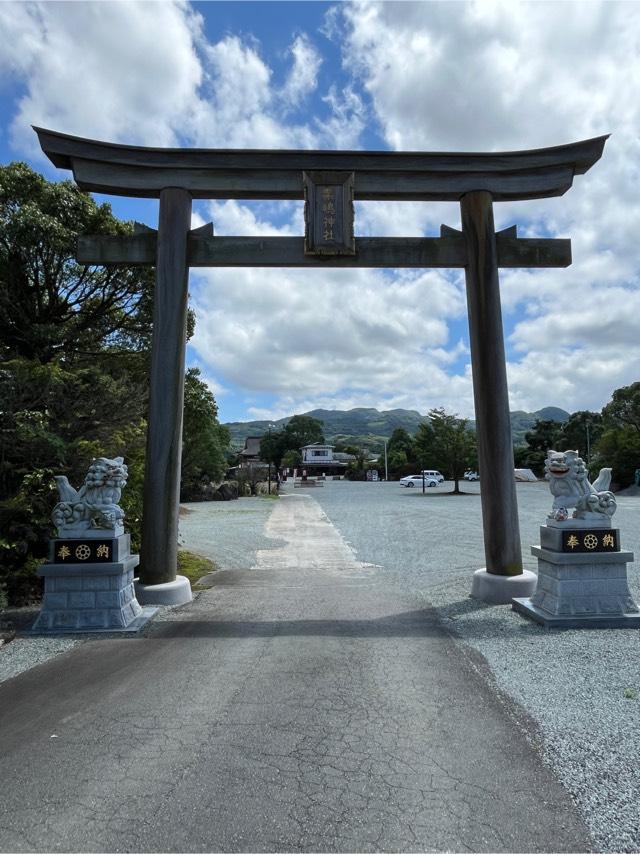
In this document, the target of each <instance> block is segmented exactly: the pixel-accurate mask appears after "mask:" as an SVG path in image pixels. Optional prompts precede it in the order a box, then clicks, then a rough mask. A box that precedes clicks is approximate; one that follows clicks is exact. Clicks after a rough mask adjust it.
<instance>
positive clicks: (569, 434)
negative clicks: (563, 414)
mask: <svg viewBox="0 0 640 854" xmlns="http://www.w3.org/2000/svg"><path fill="white" fill-rule="evenodd" d="M603 429H604V422H603V419H602V415H601V414H600V413H599V412H590V411H589V410H580V411H579V412H573V413H572V414H571V415H570V416H569V419H568V421H565V423H564V424H563V425H562V428H561V431H560V442H559V449H560V450H563V451H568V450H577V451H579V452H580V456H581V457H582V459H583V460H585V461H586V462H587V463H589V462H590V461H591V456H592V453H593V450H594V447H595V445H596V444H597V443H598V441H599V439H600V437H601V436H602V431H603Z"/></svg>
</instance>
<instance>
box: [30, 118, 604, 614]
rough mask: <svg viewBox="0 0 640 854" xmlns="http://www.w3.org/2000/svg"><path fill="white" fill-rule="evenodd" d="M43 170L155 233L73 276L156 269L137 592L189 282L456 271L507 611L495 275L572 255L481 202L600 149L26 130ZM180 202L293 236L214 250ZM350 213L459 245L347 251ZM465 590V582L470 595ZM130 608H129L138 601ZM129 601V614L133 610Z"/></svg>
mask: <svg viewBox="0 0 640 854" xmlns="http://www.w3.org/2000/svg"><path fill="white" fill-rule="evenodd" d="M34 130H35V132H36V133H37V135H38V139H39V141H40V145H41V147H42V150H43V151H44V152H45V154H46V155H47V156H48V157H49V159H50V160H51V161H52V163H54V165H56V166H58V167H60V168H61V169H70V170H72V171H73V176H74V178H75V181H76V183H77V185H78V186H79V187H80V188H81V189H83V190H88V191H93V192H98V193H106V194H112V195H120V196H134V197H144V198H159V200H160V214H159V223H158V229H157V231H156V230H154V229H149V228H146V227H144V226H143V227H141V228H140V229H139V233H136V234H134V235H132V236H128V237H125V236H94V237H92V236H86V237H81V238H80V239H79V242H78V252H77V258H78V261H79V262H80V263H81V264H105V265H106V264H127V265H130V264H145V265H146V264H149V265H155V267H156V290H155V302H154V313H153V343H152V356H151V376H150V400H149V426H148V436H147V456H146V460H147V463H146V476H145V486H144V515H143V535H142V550H141V573H140V578H141V581H142V582H143V584H144V585H145V588H146V590H145V594H144V601H145V602H153V601H157V600H154V598H153V587H154V586H156V585H160V584H163V585H165V584H167V583H169V584H170V583H171V582H175V579H176V566H177V542H178V509H179V506H178V502H179V488H180V458H181V441H182V407H183V396H184V368H185V349H186V319H187V284H188V274H189V267H316V268H317V267H321V268H322V267H343V268H350V267H390V268H396V267H398V268H399V267H414V268H420V267H445V268H447V267H463V268H464V270H465V277H466V288H467V305H468V316H469V338H470V345H471V358H472V373H473V390H474V402H475V411H476V429H477V436H478V458H479V465H480V469H481V471H482V481H481V502H482V517H483V529H484V544H485V558H486V571H485V570H483V572H486V575H487V578H488V580H489V581H491V582H495V583H494V584H490V585H489V587H490V588H491V589H492V591H493V592H489V593H488V594H486V595H485V593H484V592H483V591H484V590H485V588H484V587H482V588H477V589H476V594H477V595H480V596H481V598H489V599H490V600H492V601H509V599H510V598H511V596H516V595H517V596H523V595H524V596H526V595H529V592H530V591H529V592H524V591H523V590H522V588H519V589H518V592H516V591H515V590H514V589H513V585H511V584H502V582H503V581H504V582H507V581H517V580H518V579H519V578H520V577H523V568H522V554H521V546H520V532H519V525H518V509H517V500H516V491H515V480H514V474H513V448H512V440H511V426H510V420H509V399H508V391H507V374H506V362H505V351H504V337H503V328H502V313H501V307H500V290H499V281H498V269H499V267H566V266H568V265H569V264H570V263H571V241H570V240H552V239H546V238H543V239H531V238H520V237H518V236H517V233H516V227H515V226H513V227H512V228H509V229H506V230H505V231H502V232H499V233H497V234H496V232H495V228H494V222H493V202H507V201H519V200H524V199H539V198H546V197H551V196H561V195H563V194H564V193H565V192H566V191H567V190H568V189H569V188H570V187H571V185H572V183H573V177H574V175H576V174H578V175H580V174H584V173H585V172H586V171H587V170H588V169H590V168H591V166H593V164H594V163H595V162H596V161H597V160H598V159H599V158H600V157H601V155H602V151H603V148H604V144H605V141H606V139H607V136H601V137H597V138H594V139H589V140H585V141H583V142H577V143H572V144H570V145H562V146H556V147H552V148H542V149H536V150H531V151H516V152H497V153H490V154H472V153H471V154H470V153H458V152H449V153H435V152H386V151H384V152H381V151H374V152H372V151H282V150H273V151H271V150H229V149H195V148H191V149H185V148H144V147H138V146H126V145H115V144H112V143H105V142H98V141H96V140H90V139H82V138H79V137H75V136H69V135H66V134H61V133H57V132H55V131H51V130H45V129H42V128H34ZM193 199H305V202H306V204H305V236H304V237H302V236H300V237H216V236H214V232H213V225H212V224H211V223H210V224H208V225H205V226H203V227H202V228H198V229H193V230H192V229H191V206H192V200H193ZM354 200H384V201H391V200H394V201H398V200H399V201H459V202H460V207H461V214H462V231H461V232H460V231H457V230H455V229H452V228H448V227H447V226H442V228H441V233H440V236H439V237H421V238H415V237H414V238H409V237H396V238H389V237H387V238H383V237H355V236H354V226H353V222H354V214H353V202H354ZM474 585H475V580H474ZM139 598H140V597H139ZM141 601H142V599H141Z"/></svg>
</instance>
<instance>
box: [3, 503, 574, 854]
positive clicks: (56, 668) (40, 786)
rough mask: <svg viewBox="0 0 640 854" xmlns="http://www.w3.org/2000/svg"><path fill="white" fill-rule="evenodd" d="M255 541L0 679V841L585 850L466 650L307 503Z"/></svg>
mask: <svg viewBox="0 0 640 854" xmlns="http://www.w3.org/2000/svg"><path fill="white" fill-rule="evenodd" d="M266 534H267V536H270V537H276V538H277V539H278V540H280V542H281V546H280V548H277V549H271V550H269V551H262V552H258V557H257V568H256V569H254V570H250V571H227V572H220V573H218V574H217V577H216V584H215V586H214V587H213V588H212V589H211V590H208V591H206V592H205V593H203V594H201V595H200V596H199V598H198V599H197V601H195V602H194V603H193V604H191V605H189V606H186V607H184V608H182V609H180V610H178V611H176V612H174V615H173V616H174V619H172V620H171V621H168V622H164V623H157V624H155V625H153V626H152V627H151V629H150V631H149V632H148V634H147V636H145V637H141V638H129V639H127V638H124V637H122V638H117V639H103V640H100V639H97V640H95V641H94V640H92V641H90V642H88V643H86V644H83V645H82V646H80V647H77V648H76V649H74V650H72V651H71V652H69V653H67V654H65V655H62V656H59V657H58V658H56V659H53V660H51V661H50V662H48V663H46V664H43V665H40V666H39V667H36V668H33V669H32V670H30V671H27V672H25V673H23V674H21V675H20V676H18V677H16V678H14V679H11V680H8V681H7V682H5V683H3V684H2V685H0V778H1V779H2V781H3V785H2V798H1V801H0V804H1V806H0V850H2V851H398V850H403V851H409V850H410V851H418V850H420V851H422V850H431V851H433V850H437V851H441V850H455V851H465V850H473V851H543V850H549V851H551V850H552V851H564V850H567V851H584V850H589V848H590V845H591V843H590V841H589V837H588V834H587V831H586V829H585V827H584V825H583V823H582V821H581V819H580V818H579V816H578V815H577V813H576V811H575V809H574V807H573V805H572V802H571V800H570V798H569V796H568V795H567V794H566V792H565V791H564V790H563V789H562V787H561V786H560V785H559V784H558V783H557V781H556V780H555V778H554V777H553V775H552V774H551V772H550V771H549V770H548V769H547V768H546V766H544V765H543V764H542V762H541V761H540V760H539V758H538V756H537V754H536V752H535V751H534V749H533V748H532V747H531V746H530V744H529V743H528V741H527V740H526V739H525V737H524V733H523V729H526V728H527V727H531V726H532V724H531V723H530V722H529V721H528V720H526V719H525V718H523V717H518V713H517V710H516V709H515V708H513V707H511V706H510V705H509V703H508V701H506V700H505V699H504V698H501V697H500V696H499V695H498V694H497V693H496V692H494V691H493V690H492V689H491V688H489V687H487V682H486V679H485V678H482V668H483V662H482V660H481V659H480V658H479V657H478V658H477V659H475V658H473V657H471V656H472V655H473V654H472V653H469V652H466V653H465V652H464V650H463V648H462V647H461V646H459V645H458V644H457V643H456V642H455V641H454V640H453V639H452V638H451V637H450V636H449V635H448V634H447V633H446V631H445V630H444V629H443V628H442V626H441V625H440V623H439V622H438V619H437V618H436V616H435V615H434V614H433V613H432V612H431V611H430V610H428V609H427V610H425V609H424V605H423V604H418V599H417V597H414V595H413V594H411V593H407V594H403V593H402V592H401V591H400V590H399V589H398V588H397V586H395V587H393V586H390V585H388V584H387V583H385V582H384V579H383V578H382V575H381V573H380V572H379V571H377V570H376V569H375V567H371V566H369V565H363V564H360V563H358V562H357V561H356V560H355V559H354V557H353V554H352V553H351V551H350V550H349V548H348V547H347V546H346V544H345V543H344V541H343V540H342V538H341V537H340V535H339V534H338V532H337V531H336V529H335V528H334V527H333V526H332V525H331V523H330V522H329V521H328V519H327V518H326V517H324V516H323V515H322V514H321V512H320V508H319V507H318V505H317V503H316V502H315V501H312V500H309V499H307V498H305V497H303V496H298V495H295V496H287V497H285V498H283V499H282V500H281V501H279V502H277V503H276V504H275V507H274V512H273V513H272V515H271V517H270V519H269V522H268V524H267V529H266ZM485 677H486V674H485Z"/></svg>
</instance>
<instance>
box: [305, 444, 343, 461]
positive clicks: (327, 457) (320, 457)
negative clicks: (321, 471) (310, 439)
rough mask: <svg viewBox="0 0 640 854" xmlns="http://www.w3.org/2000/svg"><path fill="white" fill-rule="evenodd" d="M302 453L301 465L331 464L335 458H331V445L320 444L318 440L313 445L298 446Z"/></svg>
mask: <svg viewBox="0 0 640 854" xmlns="http://www.w3.org/2000/svg"><path fill="white" fill-rule="evenodd" d="M300 451H301V453H302V465H303V466H304V465H306V464H309V463H310V464H312V465H313V464H316V465H322V464H326V463H329V464H330V465H332V464H333V463H334V462H335V460H334V459H333V445H322V444H320V442H316V443H315V444H313V445H305V446H304V447H303V448H300Z"/></svg>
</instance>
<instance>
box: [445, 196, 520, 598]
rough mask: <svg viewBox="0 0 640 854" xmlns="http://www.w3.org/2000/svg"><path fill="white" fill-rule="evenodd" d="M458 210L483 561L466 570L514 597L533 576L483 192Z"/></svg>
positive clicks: (477, 591) (476, 588)
mask: <svg viewBox="0 0 640 854" xmlns="http://www.w3.org/2000/svg"><path fill="white" fill-rule="evenodd" d="M460 208H461V213H462V233H463V235H464V239H465V243H466V246H467V264H466V266H465V278H466V284H467V311H468V315H469V342H470V345H471V365H472V374H473V397H474V404H475V410H476V435H477V439H478V462H479V465H480V471H481V472H482V489H481V490H480V499H481V502H482V526H483V530H484V551H485V560H486V567H485V568H484V569H479V570H477V571H476V572H475V573H474V577H473V584H472V588H471V595H472V596H475V597H477V598H478V599H482V600H483V601H485V602H495V603H505V602H510V601H511V598H512V597H514V596H521V595H522V596H525V597H526V596H530V595H531V594H532V592H533V590H534V589H535V585H536V579H537V576H536V575H535V573H533V572H529V571H528V570H523V568H522V551H521V547H520V528H519V525H518V499H517V496H516V484H515V477H514V473H513V441H512V438H511V421H510V418H509V392H508V388H507V367H506V359H505V351H504V333H503V328H502V309H501V306H500V283H499V278H498V251H497V245H496V233H495V227H494V223H493V200H492V197H491V193H488V192H486V191H480V192H473V193H467V194H466V195H464V196H463V197H462V198H461V200H460Z"/></svg>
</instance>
